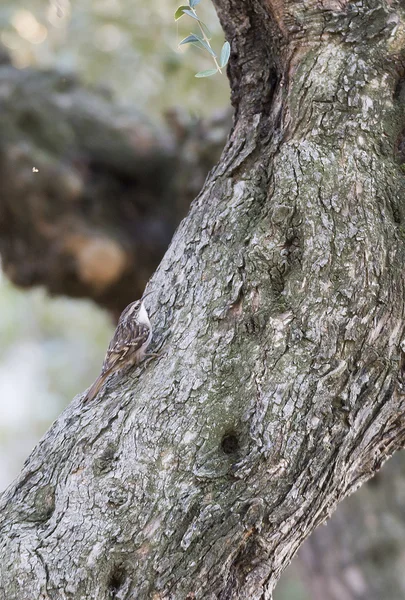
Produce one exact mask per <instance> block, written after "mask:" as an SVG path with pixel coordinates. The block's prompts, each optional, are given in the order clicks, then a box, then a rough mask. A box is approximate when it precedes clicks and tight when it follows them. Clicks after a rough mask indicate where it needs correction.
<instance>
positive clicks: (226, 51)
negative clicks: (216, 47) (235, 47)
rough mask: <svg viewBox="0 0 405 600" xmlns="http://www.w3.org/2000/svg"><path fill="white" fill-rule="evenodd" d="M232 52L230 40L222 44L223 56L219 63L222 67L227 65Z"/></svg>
mask: <svg viewBox="0 0 405 600" xmlns="http://www.w3.org/2000/svg"><path fill="white" fill-rule="evenodd" d="M230 54H231V45H230V43H229V42H225V44H224V45H223V46H222V50H221V57H220V59H219V63H220V65H221V67H225V65H226V64H227V62H228V60H229V56H230Z"/></svg>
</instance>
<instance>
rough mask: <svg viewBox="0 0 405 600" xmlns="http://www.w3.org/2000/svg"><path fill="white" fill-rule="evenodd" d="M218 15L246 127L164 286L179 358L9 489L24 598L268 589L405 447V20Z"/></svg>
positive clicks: (332, 6) (6, 579) (105, 402)
mask: <svg viewBox="0 0 405 600" xmlns="http://www.w3.org/2000/svg"><path fill="white" fill-rule="evenodd" d="M216 6H217V9H218V14H219V16H220V19H221V21H222V24H223V27H224V30H225V33H226V36H227V38H228V39H229V41H230V42H231V45H232V54H231V61H230V67H229V76H230V80H231V85H232V100H233V103H234V106H235V114H236V118H235V124H234V128H233V131H232V133H231V135H230V138H229V141H228V143H227V145H226V148H225V150H224V152H223V155H222V157H221V160H220V162H219V164H218V166H217V167H216V168H215V169H214V170H213V171H212V172H211V174H210V176H209V177H208V179H207V181H206V184H205V186H204V188H203V190H202V192H201V194H200V195H199V196H198V198H197V199H196V200H195V201H194V202H193V204H192V207H191V210H190V212H189V214H188V216H187V218H186V219H185V220H184V221H183V222H182V223H181V225H180V227H179V228H178V230H177V232H176V234H175V236H174V239H173V241H172V243H171V245H170V247H169V250H168V251H167V253H166V255H165V257H164V259H163V261H162V263H161V264H160V266H159V268H158V270H157V271H156V273H155V275H154V276H153V278H152V280H151V282H150V284H149V285H148V291H151V292H152V294H151V295H150V296H149V297H148V299H147V301H146V303H147V305H148V308H149V310H150V313H151V318H152V321H153V323H154V327H155V334H154V342H155V350H160V352H161V355H160V357H158V358H155V359H152V360H151V361H149V362H148V363H145V364H143V365H142V366H141V367H139V368H138V369H137V370H135V371H132V372H131V373H128V374H126V375H125V376H122V377H116V378H114V379H113V380H112V381H111V382H110V383H109V385H107V387H106V389H105V390H104V392H103V393H102V394H101V397H100V398H99V401H98V402H94V403H92V404H90V405H83V402H82V397H80V396H79V397H77V398H76V399H75V400H74V401H73V402H72V404H71V405H70V406H69V407H68V408H67V409H66V411H65V412H64V413H63V415H62V416H61V417H60V419H58V421H57V422H56V423H55V424H54V425H53V427H52V428H51V430H50V431H49V432H48V434H47V435H46V436H45V437H44V439H43V440H42V441H41V442H40V444H39V445H38V446H37V448H36V449H35V450H34V452H33V453H32V455H31V456H30V458H29V459H28V461H27V463H26V465H25V467H24V469H23V471H22V473H21V475H20V477H19V478H18V479H17V481H16V482H15V483H14V484H13V486H11V487H10V488H9V490H8V491H7V492H6V493H5V494H4V496H3V498H2V501H1V512H0V515H1V516H0V519H1V521H0V527H1V529H0V531H1V538H0V539H1V542H0V544H1V546H0V553H1V556H3V561H2V564H1V565H0V576H1V589H2V590H4V592H3V594H4V597H5V598H7V599H9V598H16V599H17V600H22V599H28V598H30V599H31V598H32V597H41V595H42V597H44V598H52V599H59V598H61V599H62V598H63V599H64V598H71V599H78V598H93V597H94V598H100V599H101V598H102V599H104V598H114V597H115V598H121V599H122V598H128V599H129V598H137V599H144V598H145V599H146V598H153V599H154V600H157V599H175V600H185V599H192V598H196V599H202V598H204V600H205V599H207V600H213V599H215V598H220V599H222V600H224V599H236V598H238V599H246V600H247V599H249V600H254V599H261V600H265V599H266V598H270V597H271V593H272V590H273V588H274V586H275V584H276V582H277V580H278V578H279V576H280V573H281V571H282V570H283V569H284V568H285V567H286V566H287V565H288V563H289V561H290V560H291V558H292V556H293V555H294V553H295V552H296V550H297V549H298V547H299V546H300V545H301V544H302V542H303V541H304V540H305V539H306V538H307V537H308V536H309V534H310V533H311V532H312V531H313V529H314V528H315V527H316V526H317V525H318V524H319V523H321V522H322V521H323V520H324V519H325V518H326V517H327V516H328V515H329V514H330V513H331V512H332V511H333V509H334V508H335V506H336V505H337V503H338V502H339V501H340V500H342V499H343V498H344V497H345V496H346V495H348V494H349V493H350V492H352V491H353V490H355V489H356V488H357V487H358V486H359V485H360V484H361V483H362V482H364V481H365V480H366V479H368V478H369V477H370V476H371V475H372V474H373V473H374V472H375V471H376V470H377V469H378V468H379V467H380V465H381V464H382V463H383V462H384V461H385V460H386V458H387V457H388V456H389V455H390V454H392V453H393V452H394V451H395V450H396V449H397V448H399V447H401V446H402V445H403V443H404V439H405V419H404V417H403V414H404V408H405V406H404V405H405V402H404V392H403V383H402V380H403V373H402V369H403V353H402V350H401V343H403V340H404V327H405V321H404V289H403V288H404V276H403V263H404V236H403V230H402V225H401V223H402V220H403V214H402V213H403V209H402V197H403V184H404V177H403V174H402V171H401V168H400V166H399V163H398V160H397V157H396V154H395V149H396V147H397V142H398V139H399V137H400V135H401V131H402V127H403V120H404V115H403V108H402V103H401V94H402V86H401V61H400V52H402V49H403V47H404V44H405V36H404V34H403V31H404V20H403V19H404V15H403V13H402V9H401V8H400V7H399V6H397V5H388V4H385V3H383V2H375V1H374V0H373V1H371V0H369V1H368V2H351V3H348V4H346V3H335V2H332V1H331V2H328V1H325V2H323V3H322V5H319V4H312V3H305V5H304V4H300V3H294V4H293V3H287V2H286V3H280V2H277V3H276V2H274V3H267V2H264V1H259V0H249V1H246V0H243V1H242V0H232V1H231V0H218V1H217V2H216Z"/></svg>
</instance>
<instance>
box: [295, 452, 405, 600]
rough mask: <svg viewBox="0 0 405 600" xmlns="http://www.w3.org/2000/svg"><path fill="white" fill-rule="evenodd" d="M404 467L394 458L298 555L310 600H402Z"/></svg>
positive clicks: (404, 588) (401, 457)
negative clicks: (384, 599)
mask: <svg viewBox="0 0 405 600" xmlns="http://www.w3.org/2000/svg"><path fill="white" fill-rule="evenodd" d="M404 461H405V454H404V453H403V452H398V454H396V455H395V456H394V457H393V458H392V459H391V460H390V461H389V462H388V464H387V465H385V466H384V468H383V469H382V470H381V472H380V473H378V475H376V476H375V477H373V479H371V480H370V481H369V482H368V483H367V484H366V485H364V486H363V487H362V489H361V490H360V491H359V492H357V493H356V494H354V495H353V496H351V497H350V498H348V499H347V500H345V501H344V502H342V504H341V505H340V506H339V508H338V510H337V511H336V512H335V513H334V515H333V516H332V518H331V519H330V520H329V521H328V523H327V526H326V527H319V528H318V529H316V531H314V533H313V534H312V535H311V536H310V538H309V539H308V540H307V541H306V542H305V544H304V545H303V547H302V548H301V549H300V550H299V552H298V555H297V559H298V562H299V563H300V567H301V569H300V571H301V572H302V573H303V577H304V579H305V580H306V582H307V586H308V589H309V590H310V592H311V596H310V597H311V599H312V600H325V599H327V600H381V598H389V599H390V600H403V598H404V596H405V573H404V563H403V561H404V554H403V552H404V539H405V530H404V529H405V527H404V523H405V512H404V511H405V509H404V506H405V502H404V467H405V462H404Z"/></svg>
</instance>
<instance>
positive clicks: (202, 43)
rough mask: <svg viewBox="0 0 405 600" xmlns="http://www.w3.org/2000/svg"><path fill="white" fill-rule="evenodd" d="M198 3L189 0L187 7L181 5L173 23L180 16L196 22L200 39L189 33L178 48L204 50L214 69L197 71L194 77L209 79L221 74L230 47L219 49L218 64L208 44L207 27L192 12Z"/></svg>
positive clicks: (196, 0) (208, 34)
mask: <svg viewBox="0 0 405 600" xmlns="http://www.w3.org/2000/svg"><path fill="white" fill-rule="evenodd" d="M200 1H201V0H189V3H188V5H184V4H183V5H182V6H179V8H178V9H177V10H176V12H175V13H174V19H175V21H178V20H179V19H181V17H182V16H184V15H186V16H188V17H191V18H192V19H194V20H195V21H197V23H198V27H199V28H200V31H201V34H202V37H200V36H199V35H197V34H196V33H191V34H190V35H188V36H187V37H186V38H184V39H183V40H182V41H181V42H180V43H179V46H182V45H184V44H193V45H194V46H197V48H200V49H202V50H206V51H207V52H208V53H209V54H210V55H211V56H212V58H213V60H214V63H215V69H206V70H205V71H199V72H198V73H196V75H195V77H210V76H211V75H215V74H216V73H222V70H221V69H223V68H224V67H225V66H226V65H227V63H228V60H229V56H230V54H231V46H230V44H229V42H225V43H224V45H223V46H222V49H221V57H220V59H219V62H218V61H217V54H216V52H215V51H214V50H213V49H212V46H211V43H210V41H211V40H210V33H209V30H208V27H207V25H206V24H205V23H204V22H203V21H202V20H201V19H200V17H199V16H198V15H197V12H196V11H195V10H194V7H195V6H197V4H199V3H200Z"/></svg>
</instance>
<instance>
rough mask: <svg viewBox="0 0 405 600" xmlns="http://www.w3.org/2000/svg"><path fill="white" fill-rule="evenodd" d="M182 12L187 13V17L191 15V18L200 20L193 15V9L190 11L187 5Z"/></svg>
mask: <svg viewBox="0 0 405 600" xmlns="http://www.w3.org/2000/svg"><path fill="white" fill-rule="evenodd" d="M183 13H184V14H185V15H188V16H189V17H192V18H193V19H195V20H196V21H200V19H199V18H198V17H197V15H195V14H194V13H193V11H192V10H188V7H186V8H185V9H184V10H183Z"/></svg>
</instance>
